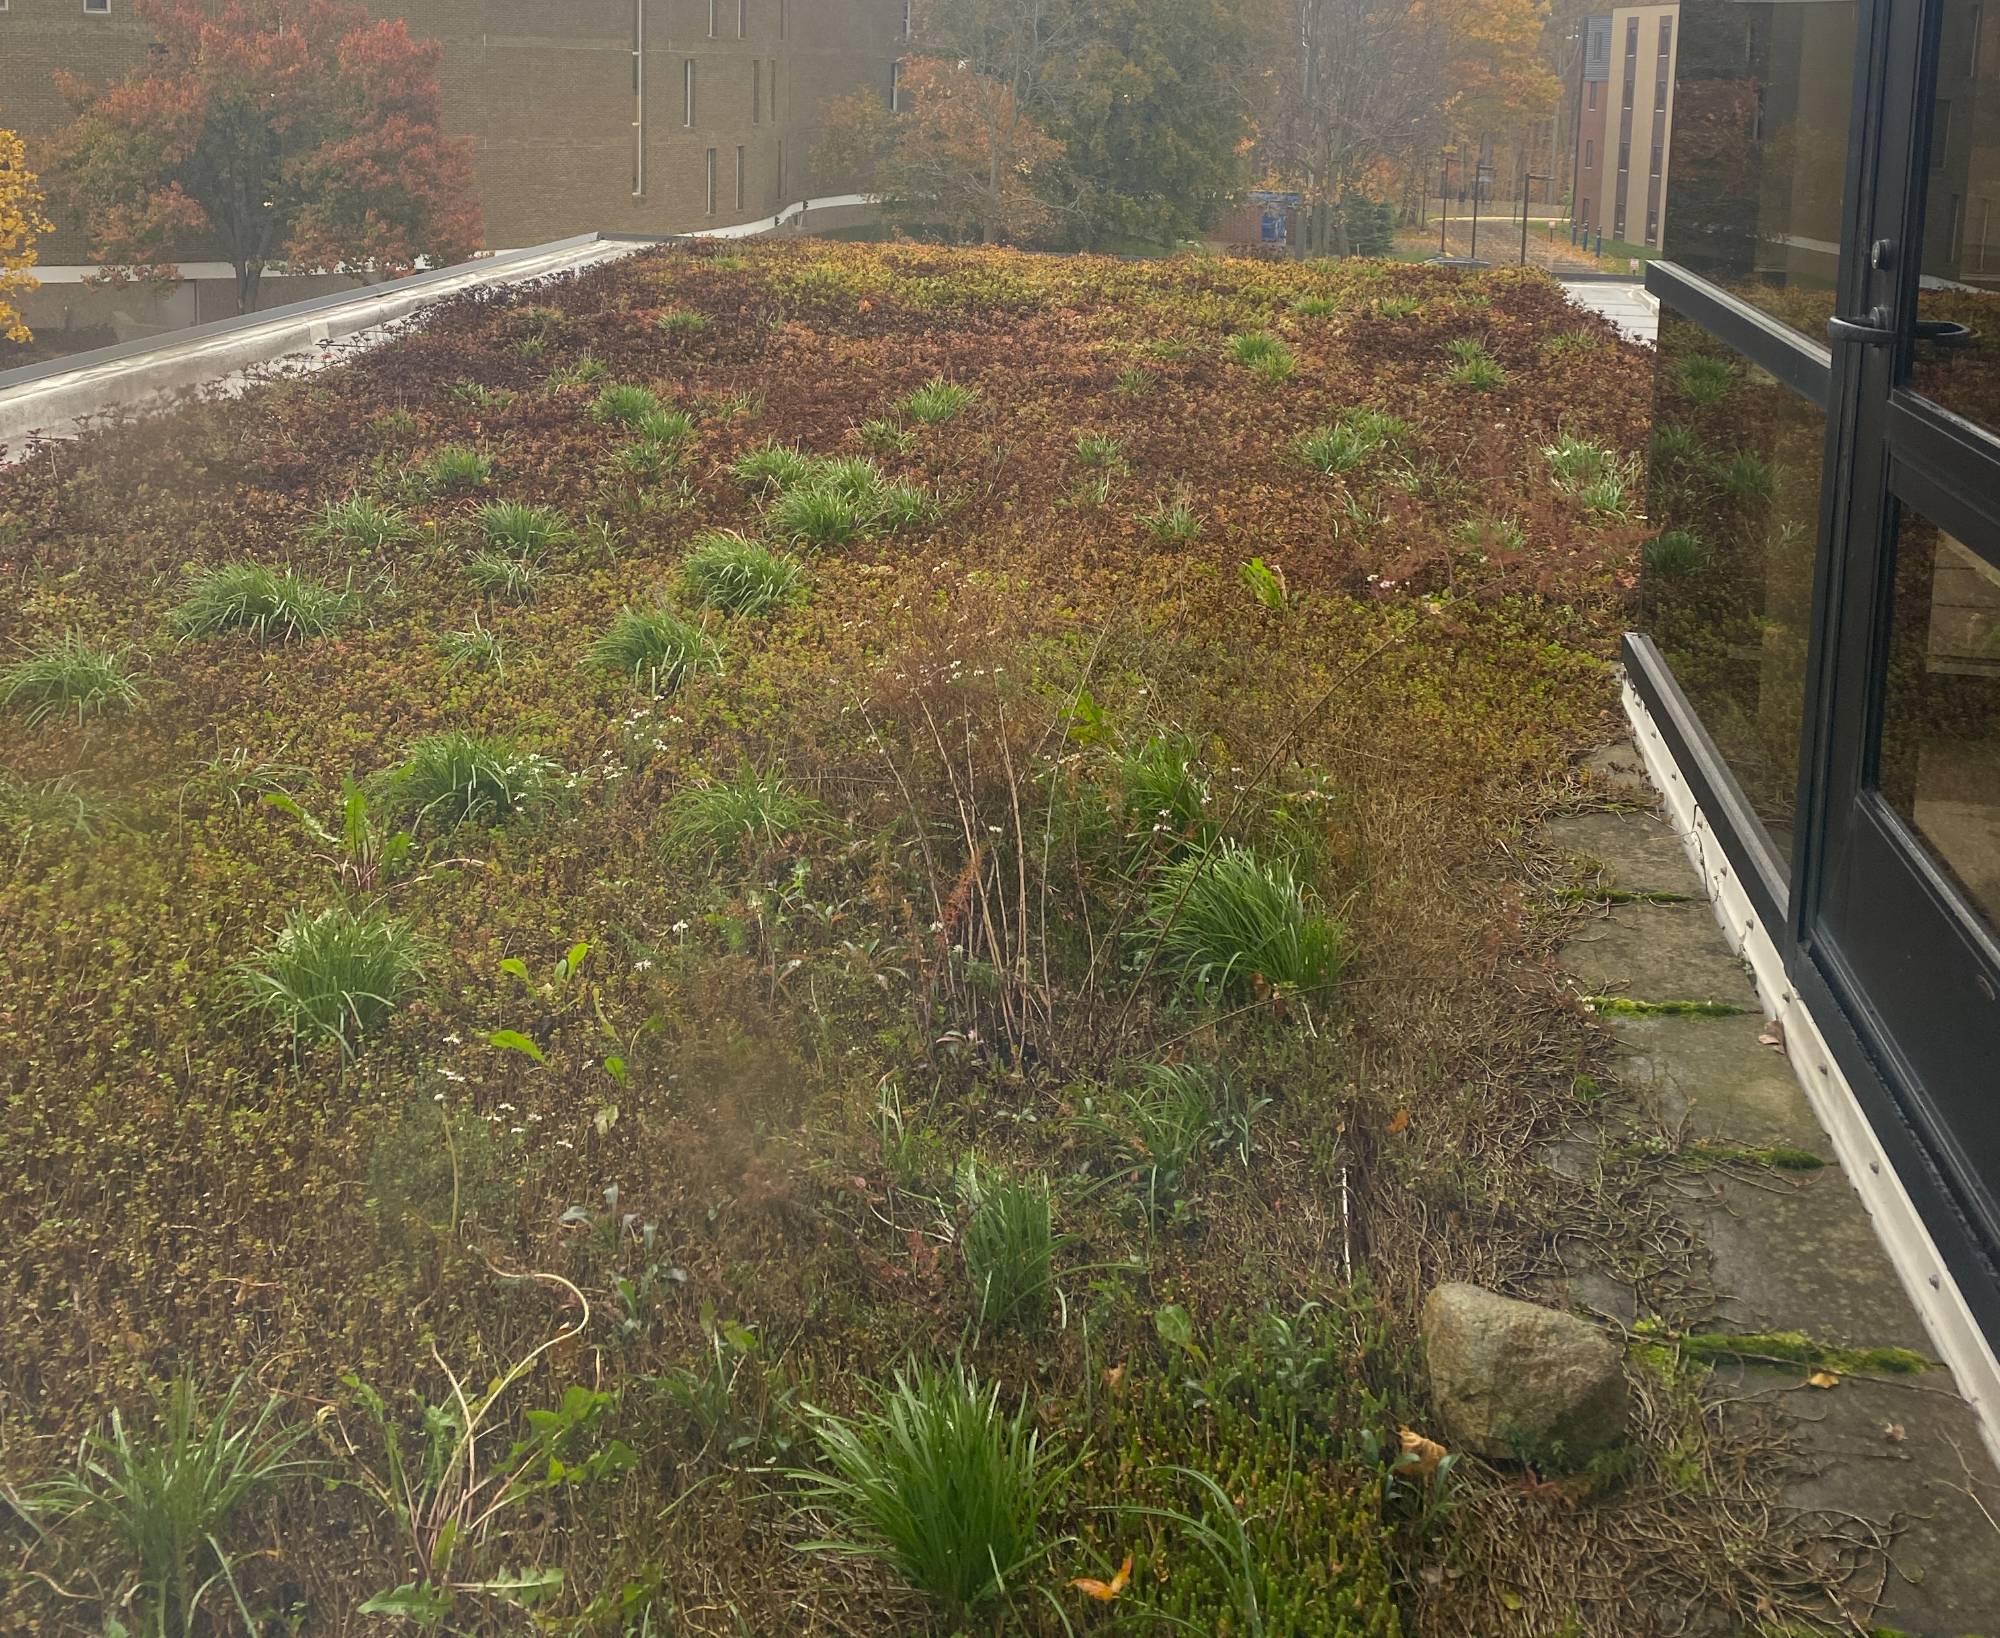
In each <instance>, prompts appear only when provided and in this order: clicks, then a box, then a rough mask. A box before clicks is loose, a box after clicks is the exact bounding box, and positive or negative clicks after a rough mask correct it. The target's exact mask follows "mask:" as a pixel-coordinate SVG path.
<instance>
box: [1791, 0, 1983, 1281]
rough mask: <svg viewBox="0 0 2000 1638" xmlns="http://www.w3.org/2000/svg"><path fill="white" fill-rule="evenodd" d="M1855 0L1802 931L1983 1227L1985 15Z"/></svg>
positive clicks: (1976, 2) (1955, 1)
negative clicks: (1865, 104)
mask: <svg viewBox="0 0 2000 1638" xmlns="http://www.w3.org/2000/svg"><path fill="white" fill-rule="evenodd" d="M1875 9H1876V12H1877V17H1876V19H1875V22H1874V26H1873V28H1872V31H1871V32H1872V34H1873V38H1872V40H1869V41H1866V42H1865V44H1867V46H1868V49H1869V50H1870V52H1871V54H1872V69H1873V73H1874V79H1873V83H1872V84H1871V85H1870V87H1868V89H1867V91H1866V97H1867V100H1868V101H1869V102H1870V103H1872V104H1873V105H1874V110H1875V117H1873V118H1871V119H1868V120H1867V121H1865V122H1864V127H1865V129H1866V130H1867V131H1868V132H1869V140H1868V141H1867V142H1866V143H1865V144H1864V147H1863V151H1862V155H1861V160H1860V172H1861V174H1860V177H1859V187H1858V190H1857V196H1856V197H1855V198H1854V199H1853V200H1851V201H1850V205H1849V217H1848V231H1847V233H1846V235H1845V239H1846V243H1847V245H1848V246H1849V247H1850V253H1849V255H1848V257H1847V258H1846V261H1845V262H1844V264H1843V267H1842V272H1841V278H1840V292H1839V294H1840V302H1839V305H1838V307H1837V309H1836V315H1837V316H1836V317H1835V318H1834V319H1833V321H1832V322H1831V324H1830V326H1829V337H1830V341H1831V345H1832V350H1833V363H1834V390H1833V398H1834V405H1833V411H1834V414H1835V415H1836V417H1837V428H1836V443H1835V447H1836V448H1838V449H1840V450H1841V451H1842V452H1843V453H1844V456H1845V459H1844V461H1843V466H1844V472H1845V481H1844V482H1838V483H1836V484H1835V485H1834V486H1832V494H1831V499H1830V503H1829V523H1830V529H1831V537H1832V539H1833V541H1834V543H1835V546H1836V550H1835V551H1834V552H1833V554H1832V557H1831V560H1830V564H1831V566H1830V570H1829V573H1828V576H1827V580H1826V584H1825V585H1824V587H1823V589H1822V595H1823V597H1824V598H1825V600H1826V601H1825V608H1826V617H1827V618H1826V624H1825V628H1824V629H1825V631H1826V633H1827V637H1826V642H1825V646H1824V651H1823V659H1822V670H1821V677H1820V682H1821V687H1822V689H1823V695H1822V697H1823V698H1824V699H1825V700H1826V701H1827V702H1828V703H1829V704H1830V707H1831V710H1830V713H1828V714H1827V716H1826V717H1825V718H1824V720H1825V721H1826V723H1827V724H1828V727H1827V729H1826V731H1825V733H1824V736H1823V739H1822V742H1821V743H1820V744H1819V745H1818V746H1817V747H1816V748H1815V749H1816V765H1817V768H1818V770H1819V772H1818V778H1817V784H1818V803H1817V805H1818V808H1819V817H1820V821H1821V822H1820V825H1819V827H1818V829H1817V837H1816V839H1817V856H1816V857H1815V858H1813V859H1811V860H1808V861H1806V867H1805V868H1804V869H1802V870H1800V871H1798V872H1797V873H1796V876H1795V880H1796V881H1797V882H1799V883H1800V884H1802V889H1803V897H1804V903H1803V904H1802V905H1801V906H1800V907H1799V908H1798V910H1797V912H1796V916H1795V923H1794V925H1795V927H1796V929H1797V931H1798V933H1799V937H1800V947H1801V950H1802V952H1803V953H1804V954H1805V955H1806V956H1807V957H1808V959H1810V960H1811V961H1812V962H1813V963H1814V965H1815V967H1816V968H1817V969H1818V970H1819V972H1820V974H1821V976H1822V977H1823V978H1824V979H1825V981H1826V983H1827V984H1828V986H1829V987H1830V988H1831V989H1832V990H1833V991H1834V993H1835V995H1836V997H1837V998H1838V999H1839V1000H1840V1001H1841V1003H1842V1004H1843V1005H1844V1006H1845V1007H1846V1008H1847V1010H1848V1011H1849V1013H1850V1014H1851V1015H1852V1016H1853V1017H1855V1019H1856V1020H1857V1022H1859V1023H1860V1024H1862V1025H1863V1029H1862V1033H1863V1035H1864V1036H1865V1037H1867V1038H1869V1039H1871V1040H1872V1041H1873V1042H1874V1043H1875V1044H1876V1048H1877V1051H1878V1052H1879V1054H1880V1055H1881V1056H1882V1058H1883V1059H1884V1060H1885V1062H1884V1066H1883V1067H1884V1068H1885V1069H1887V1070H1888V1071H1889V1074H1888V1076H1887V1079H1888V1080H1889V1082H1890V1084H1891V1085H1893V1086H1896V1087H1897V1088H1899V1089H1900V1092H1901V1101H1902V1102H1903V1104H1904V1106H1905V1107H1904V1113H1905V1114H1906V1115H1907V1117H1908V1118H1909V1120H1910V1121H1911V1123H1912V1124H1913V1125H1914V1126H1915V1127H1916V1129H1917V1132H1918V1134H1919V1136H1920V1137H1921V1138H1922V1139H1923V1141H1924V1143H1925V1146H1926V1148H1927V1149H1928V1150H1929V1151H1930V1155H1931V1158H1932V1160H1933V1161H1934V1162H1935V1163H1936V1165H1937V1166H1938V1169H1939V1170H1940V1172H1941V1173H1942V1174H1943V1177H1944V1181H1945V1182H1946V1184H1947V1185H1948V1187H1949V1188H1950V1190H1951V1192H1952V1193H1953V1194H1954V1195H1955V1196H1956V1198H1957V1200H1958V1201H1959V1203H1960V1205H1961V1206H1962V1207H1963V1209H1964V1210H1965V1211H1966V1212H1967V1213H1968V1215H1969V1216H1970V1217H1971V1218H1972V1220H1973V1222H1974V1223H1975V1224H1976V1225H1977V1226H1978V1228H1979V1229H1980V1230H1981V1231H1982V1233H1983V1235H1984V1237H1985V1239H1986V1242H1987V1244H1988V1245H1989V1246H1993V1245H2000V18H1996V19H1995V20H1994V21H1993V23H1992V24H1991V25H1990V26H1989V23H1988V21H1987V19H1986V18H1985V17H1984V14H1983V7H1982V4H1981V0H1928V3H1927V4H1924V3H1920V0H1908V3H1904V0H1889V3H1888V4H1885V5H1880V6H1878V7H1877V8H1875Z"/></svg>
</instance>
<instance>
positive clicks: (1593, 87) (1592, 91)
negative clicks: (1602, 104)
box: [1589, 80, 1597, 108]
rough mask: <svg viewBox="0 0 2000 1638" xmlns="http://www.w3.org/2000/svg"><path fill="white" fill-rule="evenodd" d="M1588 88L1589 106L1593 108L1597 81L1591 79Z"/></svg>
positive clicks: (1595, 101)
mask: <svg viewBox="0 0 2000 1638" xmlns="http://www.w3.org/2000/svg"><path fill="white" fill-rule="evenodd" d="M1589 90H1590V106H1591V107H1592V108H1595V107H1596V106H1597V81H1595V80H1592V81H1591V82H1590V86H1589Z"/></svg>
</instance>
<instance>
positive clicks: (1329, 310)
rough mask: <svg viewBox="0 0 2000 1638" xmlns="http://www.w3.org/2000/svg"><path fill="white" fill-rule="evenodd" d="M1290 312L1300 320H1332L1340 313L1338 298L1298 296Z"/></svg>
mask: <svg viewBox="0 0 2000 1638" xmlns="http://www.w3.org/2000/svg"><path fill="white" fill-rule="evenodd" d="M1292 311H1293V312H1294V313H1296V314H1298V315H1299V317H1300V318H1313V319H1320V318H1332V317H1333V315H1334V314H1335V313H1337V312H1339V311H1340V298H1339V297H1338V296H1300V297H1299V298H1298V299H1297V300H1296V301H1294V302H1293V303H1292Z"/></svg>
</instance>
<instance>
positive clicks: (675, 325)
mask: <svg viewBox="0 0 2000 1638" xmlns="http://www.w3.org/2000/svg"><path fill="white" fill-rule="evenodd" d="M653 323H654V325H655V326H656V327H657V328H658V329H660V330H663V331H664V332H666V334H668V335H670V336H696V335H700V334H701V332H702V331H704V330H706V329H707V328H708V315H707V314H705V313H696V312H691V311H689V310H688V309H686V308H679V307H676V308H669V309H668V310H667V311H666V312H664V313H662V314H661V315H660V316H659V317H658V318H656V319H654V320H653Z"/></svg>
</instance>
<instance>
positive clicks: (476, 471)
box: [410, 444, 493, 495]
mask: <svg viewBox="0 0 2000 1638" xmlns="http://www.w3.org/2000/svg"><path fill="white" fill-rule="evenodd" d="M410 475H411V477H412V478H413V479H414V480H415V482H416V485H417V487H418V488H419V489H421V490H422V491H423V492H424V493H425V494H427V495H442V494H447V493H450V492H452V491H455V490H466V489H482V488H484V487H485V486H486V485H487V484H488V483H490V482H491V481H492V479H493V462H492V459H491V458H490V457H489V456H486V455H482V454H481V453H480V452H479V451H478V450H476V449H474V448H472V447H471V446H470V445H468V444H445V445H444V446H443V447H441V448H439V449H434V450H432V451H431V452H430V454H428V455H426V456H425V457H424V458H423V459H422V460H421V461H419V462H417V464H416V466H415V467H413V468H412V469H411V474H410Z"/></svg>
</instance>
